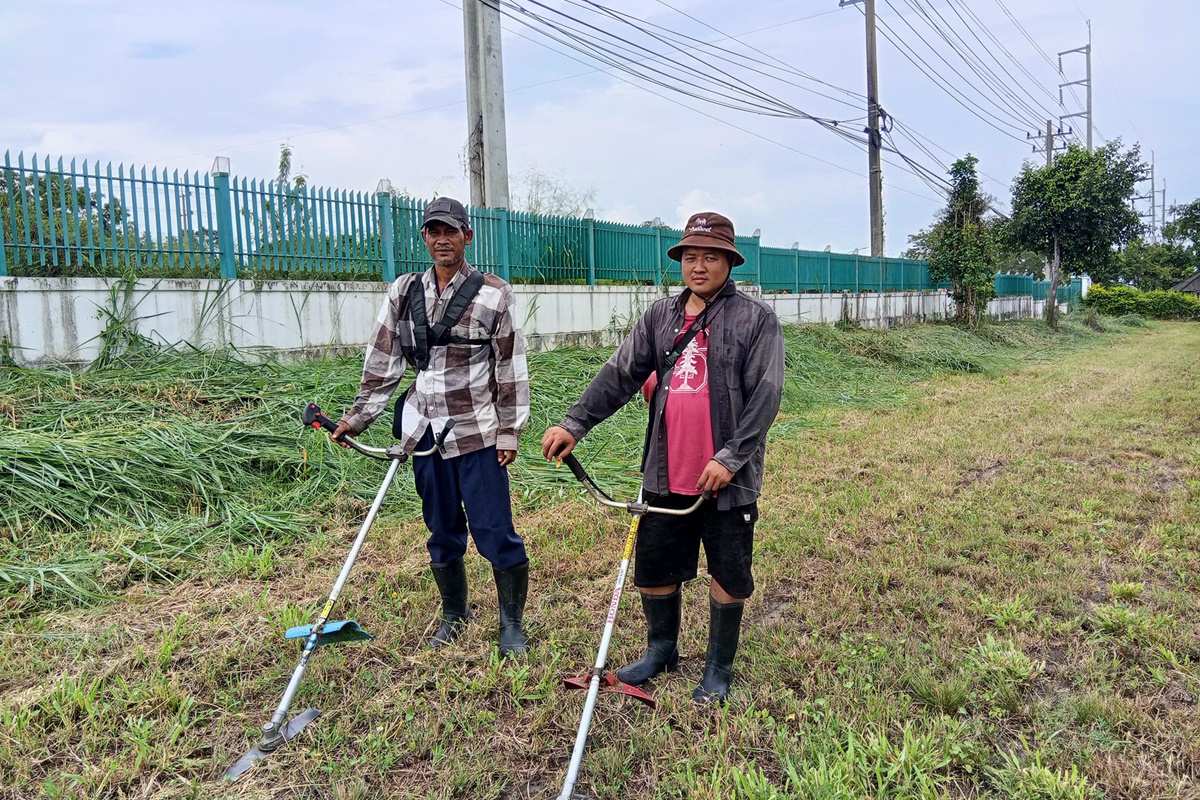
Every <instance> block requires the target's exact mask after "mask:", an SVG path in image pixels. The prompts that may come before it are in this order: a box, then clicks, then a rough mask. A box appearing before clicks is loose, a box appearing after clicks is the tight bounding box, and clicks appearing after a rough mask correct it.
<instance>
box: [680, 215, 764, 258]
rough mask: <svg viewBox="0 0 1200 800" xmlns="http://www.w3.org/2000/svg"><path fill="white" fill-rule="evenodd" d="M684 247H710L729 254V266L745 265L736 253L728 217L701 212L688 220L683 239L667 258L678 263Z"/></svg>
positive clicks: (740, 255) (731, 224)
mask: <svg viewBox="0 0 1200 800" xmlns="http://www.w3.org/2000/svg"><path fill="white" fill-rule="evenodd" d="M685 247H710V248H712V249H714V250H724V251H725V252H726V253H728V254H729V264H730V266H732V267H736V266H738V265H739V264H745V263H746V259H745V258H743V257H742V254H741V253H739V252H738V249H737V245H735V244H734V239H733V222H731V221H730V219H729V217H726V216H724V215H722V214H718V213H717V212H715V211H701V212H700V213H699V214H692V216H691V217H689V218H688V221H687V225H686V226H685V227H684V229H683V238H682V239H680V240H679V244H677V245H675V246H674V247H672V248H671V249H670V250H668V251H667V257H668V258H670V259H671V260H673V261H678V260H679V259H680V258H682V257H683V249H684V248H685Z"/></svg>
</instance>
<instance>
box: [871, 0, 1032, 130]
mask: <svg viewBox="0 0 1200 800" xmlns="http://www.w3.org/2000/svg"><path fill="white" fill-rule="evenodd" d="M879 25H880V28H881V31H882V33H883V35H884V37H885V38H886V39H887V40H888V41H890V42H891V43H892V45H893V46H894V47H895V48H896V51H897V52H898V53H900V55H902V56H904V58H905V59H906V60H908V62H909V63H911V64H912V65H913V66H914V67H916V68H917V69H918V70H919V71H920V72H921V74H923V75H924V76H925V77H927V78H929V80H931V81H933V83H934V84H935V85H936V86H937V87H938V88H939V89H941V90H942V91H944V92H945V93H946V94H947V95H949V96H950V98H951V99H952V100H954V102H956V103H958V104H959V105H960V106H962V107H963V108H965V109H966V110H967V111H969V112H970V113H971V115H972V116H974V117H976V118H977V119H979V120H980V121H981V122H983V123H984V124H986V125H988V126H989V127H991V128H994V129H995V130H997V131H999V132H1000V133H1002V134H1004V135H1005V136H1007V137H1009V138H1010V139H1015V140H1017V141H1018V142H1024V140H1023V139H1022V138H1021V137H1019V136H1017V135H1016V134H1014V133H1012V132H1011V131H1006V130H1004V128H1002V127H1000V126H1001V125H1004V126H1007V127H1009V128H1012V129H1013V130H1023V129H1022V128H1021V127H1020V126H1017V125H1013V124H1012V123H1011V122H1009V121H1007V120H1003V119H1000V118H999V117H997V116H995V115H994V114H992V113H991V112H988V111H986V110H984V109H982V108H978V107H977V106H972V105H971V104H970V101H969V100H968V99H967V97H966V95H964V94H962V93H961V92H960V91H958V90H957V89H956V88H955V87H953V86H952V85H950V84H949V83H948V82H947V81H945V79H944V78H942V77H941V76H940V75H937V74H936V72H931V71H930V69H927V68H926V67H925V66H924V65H923V62H922V61H921V60H920V56H917V55H916V51H915V50H912V49H911V48H909V46H908V45H907V44H906V43H904V42H903V41H902V40H901V39H900V38H899V36H897V35H896V34H895V33H894V32H893V31H892V28H891V26H890V25H888V24H887V22H885V21H884V20H883V19H880V20H879ZM910 53H911V54H910ZM989 117H990V119H989Z"/></svg>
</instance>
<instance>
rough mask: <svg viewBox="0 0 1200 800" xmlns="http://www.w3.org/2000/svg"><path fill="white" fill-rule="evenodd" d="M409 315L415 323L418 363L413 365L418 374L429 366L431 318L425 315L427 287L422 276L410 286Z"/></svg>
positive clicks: (415, 345)
mask: <svg viewBox="0 0 1200 800" xmlns="http://www.w3.org/2000/svg"><path fill="white" fill-rule="evenodd" d="M408 313H409V314H410V315H411V316H412V321H413V350H414V351H415V353H416V357H417V363H415V364H413V366H414V367H416V368H417V372H423V371H424V370H425V368H426V367H428V366H429V317H428V316H426V313H425V286H424V283H423V281H422V279H421V276H420V275H418V276H416V279H415V280H413V282H412V283H410V284H409V285H408Z"/></svg>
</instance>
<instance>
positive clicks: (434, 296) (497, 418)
mask: <svg viewBox="0 0 1200 800" xmlns="http://www.w3.org/2000/svg"><path fill="white" fill-rule="evenodd" d="M472 272H475V269H474V268H473V267H471V266H470V265H469V264H467V263H466V262H465V261H464V262H463V264H462V266H461V267H459V270H458V272H457V273H455V275H454V277H453V278H451V279H450V283H449V284H447V286H446V289H445V290H444V291H443V292H442V294H441V296H440V297H439V296H438V293H437V277H436V275H435V274H434V270H433V269H432V268H431V269H429V270H426V271H425V272H423V273H410V274H407V275H402V276H400V277H399V278H397V279H396V280H395V281H394V282H393V283H392V285H391V288H390V289H389V290H388V295H387V299H386V300H384V303H383V307H382V308H381V309H380V311H379V318H378V319H376V320H375V328H374V330H373V331H372V332H371V338H370V340H369V341H368V343H367V356H366V360H365V362H364V364H363V375H362V384H361V387H360V389H359V392H358V396H357V397H356V398H355V400H354V405H353V407H352V408H351V409H350V411H349V412H347V413H346V415H345V416H344V417H342V420H343V421H344V422H346V423H347V424H348V425H349V426H350V427H351V429H352V430H354V432H355V433H361V432H362V431H363V430H365V429H366V428H367V427H368V426H369V425H370V424H371V423H372V422H374V421H375V419H376V418H377V417H378V416H379V415H380V414H381V413H383V410H384V407H385V406H386V405H387V402H388V399H389V398H390V397H391V396H392V394H393V393H394V392H395V391H396V387H397V386H398V385H399V384H400V380H401V378H403V377H404V373H405V370H406V368H407V366H408V365H410V364H415V363H416V359H415V356H414V353H415V349H414V348H415V341H414V337H413V322H412V314H411V313H410V311H409V302H408V291H409V287H410V286H411V285H412V282H413V281H415V280H419V281H421V283H422V285H423V286H424V288H425V308H426V311H427V316H428V318H429V324H431V325H432V324H435V323H436V322H437V321H438V320H440V319H441V317H442V315H443V314H444V313H445V310H446V306H447V305H449V301H450V298H452V297H453V296H454V293H455V292H456V291H458V288H459V287H460V286H462V284H463V281H464V280H465V279H466V277H467V276H468V275H470V274H471V273H472ZM515 316H516V299H515V298H514V296H513V291H512V287H511V286H509V285H508V284H507V283H505V282H504V281H503V280H502V279H500V278H498V277H497V276H495V275H489V274H485V275H484V281H483V286H482V287H481V288H480V290H479V294H477V295H476V296H475V299H474V300H472V301H471V303H470V305H468V306H467V308H466V310H465V311H464V312H463V315H462V317H461V318H460V319H459V320H458V322H457V323H456V324H455V325H454V327H452V328H451V329H450V333H451V335H453V336H457V337H462V338H467V339H490V340H491V341H490V345H489V344H484V345H482V346H480V345H468V344H449V345H445V346H436V345H432V346H431V347H430V349H429V350H430V352H429V367H428V369H426V370H424V371H423V372H419V373H417V376H416V379H415V380H414V381H413V384H412V386H411V387H410V388H409V390H408V392H407V394H406V395H405V397H404V399H403V403H404V414H403V417H402V418H401V429H402V431H403V437H402V439H401V442H402V443H403V446H404V450H405V451H406V452H412V451H413V450H414V449H415V448H416V445H417V442H418V441H420V439H421V437H422V436H423V435H424V434H425V430H426V428H428V427H429V426H430V425H431V424H432V425H433V428H434V430H435V431H440V430H441V429H442V427H443V426H444V425H445V424H446V420H448V419H450V418H453V419H454V429H453V430H452V431H451V432H450V435H449V436H447V437H446V443H445V447H444V454H445V456H446V457H447V458H453V457H455V456H459V455H464V454H466V453H473V452H475V451H476V450H482V449H484V448H485V447H490V446H492V445H495V446H496V448H497V449H499V450H516V449H517V442H518V439H519V438H520V436H521V429H522V428H524V427H525V424H526V423H527V422H528V421H529V369H528V366H527V365H526V362H525V342H524V340H523V339H522V338H521V331H520V330H519V329H518V328H517V325H516V321H515V319H514V317H515ZM414 371H415V367H414ZM397 402H400V401H397Z"/></svg>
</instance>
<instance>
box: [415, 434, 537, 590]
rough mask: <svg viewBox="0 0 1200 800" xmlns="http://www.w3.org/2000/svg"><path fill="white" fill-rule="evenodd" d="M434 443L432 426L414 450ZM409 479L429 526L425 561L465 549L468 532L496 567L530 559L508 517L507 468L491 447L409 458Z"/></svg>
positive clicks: (441, 561)
mask: <svg viewBox="0 0 1200 800" xmlns="http://www.w3.org/2000/svg"><path fill="white" fill-rule="evenodd" d="M430 447H433V428H432V426H431V427H430V428H429V429H428V430H426V431H425V435H424V436H423V437H421V441H420V442H419V443H418V444H417V449H418V450H428V449H429V448H430ZM412 462H413V478H414V479H415V481H416V485H417V494H418V495H420V496H421V513H422V514H423V515H424V517H425V527H427V528H429V541H428V542H427V543H426V545H427V546H428V547H429V560H430V561H432V562H433V563H434V564H445V563H446V562H448V561H455V560H457V559H460V558H462V557H463V554H464V553H466V552H467V532H468V530H469V531H470V534H471V536H473V537H474V538H475V547H476V548H477V549H478V550H479V552H480V554H482V555H483V557H484V558H486V559H487V560H488V561H490V562H491V564H492V566H493V567H494V568H496V569H498V570H501V571H503V570H507V569H512V568H513V567H517V566H520V565H521V564H524V563H525V562H526V561H528V560H529V558H528V556H526V555H525V543H524V542H523V541H521V537H520V536H518V535H517V530H516V528H514V527H513V521H512V503H511V501H510V499H509V495H508V470H507V469H506V468H504V467H502V466H500V465H499V464H498V463H497V462H496V448H495V447H494V446H493V447H486V448H484V449H483V450H476V451H475V452H474V453H467V454H466V455H461V456H457V457H455V458H442V455H441V453H434V454H433V455H431V456H414V457H413V460H412Z"/></svg>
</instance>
